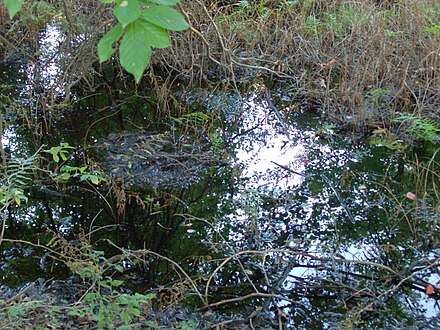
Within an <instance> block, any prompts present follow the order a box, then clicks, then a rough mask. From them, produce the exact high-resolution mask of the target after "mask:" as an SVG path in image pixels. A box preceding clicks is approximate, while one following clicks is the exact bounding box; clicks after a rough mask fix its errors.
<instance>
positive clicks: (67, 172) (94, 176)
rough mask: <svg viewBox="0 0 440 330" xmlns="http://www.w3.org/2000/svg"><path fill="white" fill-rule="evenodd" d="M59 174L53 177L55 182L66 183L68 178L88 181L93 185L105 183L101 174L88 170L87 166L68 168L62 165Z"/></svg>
mask: <svg viewBox="0 0 440 330" xmlns="http://www.w3.org/2000/svg"><path fill="white" fill-rule="evenodd" d="M60 172H61V173H60V174H58V175H56V176H54V179H55V180H56V181H68V180H69V179H70V178H79V181H81V182H82V181H89V182H91V183H93V184H95V185H98V184H99V183H100V182H103V181H106V179H105V178H104V177H103V176H102V173H101V172H100V171H98V170H90V169H89V166H87V165H84V166H80V167H78V166H69V165H63V166H61V168H60Z"/></svg>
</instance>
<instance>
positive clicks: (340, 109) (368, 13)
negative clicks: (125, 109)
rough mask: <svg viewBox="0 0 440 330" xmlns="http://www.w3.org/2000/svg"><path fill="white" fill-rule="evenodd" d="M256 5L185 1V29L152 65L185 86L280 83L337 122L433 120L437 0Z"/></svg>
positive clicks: (439, 79)
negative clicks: (255, 80) (213, 81)
mask: <svg viewBox="0 0 440 330" xmlns="http://www.w3.org/2000/svg"><path fill="white" fill-rule="evenodd" d="M259 3H260V5H257V6H253V7H252V6H250V7H248V8H243V7H239V6H237V5H236V6H235V7H233V8H232V6H223V7H220V6H215V5H212V1H184V4H183V10H184V12H185V13H186V14H187V17H188V20H189V21H190V23H191V25H192V29H191V31H188V32H186V33H185V34H179V35H176V36H175V38H174V47H173V49H172V50H171V51H169V50H166V51H165V52H162V53H160V57H157V58H156V61H158V62H161V63H168V64H169V67H172V68H173V70H174V72H175V70H176V69H177V70H178V71H179V72H180V73H181V74H182V75H184V76H186V77H187V78H190V81H191V82H192V83H197V82H200V81H206V80H209V78H214V77H217V78H221V79H225V78H229V79H239V78H248V77H253V76H256V75H261V74H263V75H266V76H269V77H274V78H279V79H282V80H283V81H285V82H288V83H290V84H291V85H292V86H293V87H294V90H295V93H298V94H302V95H304V96H306V97H307V98H309V99H312V100H319V101H320V103H321V104H322V108H323V110H324V111H325V113H327V114H328V115H329V116H330V117H333V118H337V119H339V120H341V121H351V123H356V124H364V125H379V124H380V125H382V124H387V123H388V122H389V119H390V118H392V117H393V116H394V114H395V112H398V111H399V112H405V111H406V112H411V113H413V114H417V115H421V116H429V117H431V118H437V119H438V118H439V108H440V93H439V92H438V91H439V90H440V31H438V30H437V32H434V31H431V32H429V31H428V30H429V28H431V29H432V30H434V29H435V25H436V24H437V27H438V25H439V24H440V22H439V21H438V19H437V18H438V17H440V4H439V3H438V2H437V1H436V0H420V1H403V0H402V1H397V2H396V3H395V4H390V3H388V5H384V4H383V2H382V5H378V4H377V1H338V0H332V1H321V0H319V1H301V2H298V4H296V5H292V6H287V1H279V2H278V5H274V1H271V2H270V3H269V2H267V6H265V5H264V3H265V1H260V2H259ZM261 3H262V5H261ZM275 3H276V2H275ZM436 19H437V20H436ZM348 114H349V115H350V116H347V115H348Z"/></svg>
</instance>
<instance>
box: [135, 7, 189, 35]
mask: <svg viewBox="0 0 440 330" xmlns="http://www.w3.org/2000/svg"><path fill="white" fill-rule="evenodd" d="M141 18H142V19H143V20H146V21H148V22H150V23H153V24H155V25H157V26H160V27H161V28H164V29H167V30H172V31H183V30H186V29H188V28H189V25H188V23H187V22H186V21H185V18H184V17H183V16H182V14H181V13H179V12H178V11H177V10H175V9H173V8H171V7H168V6H151V7H148V8H146V9H144V10H143V11H142V14H141Z"/></svg>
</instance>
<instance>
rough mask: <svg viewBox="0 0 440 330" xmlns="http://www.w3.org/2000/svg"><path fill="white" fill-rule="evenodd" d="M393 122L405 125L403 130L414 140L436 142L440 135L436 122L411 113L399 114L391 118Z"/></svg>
mask: <svg viewBox="0 0 440 330" xmlns="http://www.w3.org/2000/svg"><path fill="white" fill-rule="evenodd" d="M393 122H394V123H399V124H401V125H402V126H403V127H405V131H406V132H407V133H409V134H410V135H411V138H412V139H414V140H420V141H428V142H437V141H439V137H440V128H439V127H438V126H437V124H436V122H435V121H433V120H431V119H428V118H424V117H421V116H418V115H413V114H400V115H399V116H398V117H396V118H394V119H393Z"/></svg>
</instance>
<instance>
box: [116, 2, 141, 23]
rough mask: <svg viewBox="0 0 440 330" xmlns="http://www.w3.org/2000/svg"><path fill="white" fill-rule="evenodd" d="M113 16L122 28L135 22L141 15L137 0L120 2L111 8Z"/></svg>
mask: <svg viewBox="0 0 440 330" xmlns="http://www.w3.org/2000/svg"><path fill="white" fill-rule="evenodd" d="M113 14H114V15H115V16H116V18H117V19H118V21H119V23H121V24H122V27H126V26H127V25H128V24H130V23H131V22H134V21H135V20H137V19H138V18H139V16H140V14H141V8H140V6H139V2H138V0H122V1H121V2H120V3H119V4H118V5H117V6H115V7H114V8H113Z"/></svg>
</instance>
